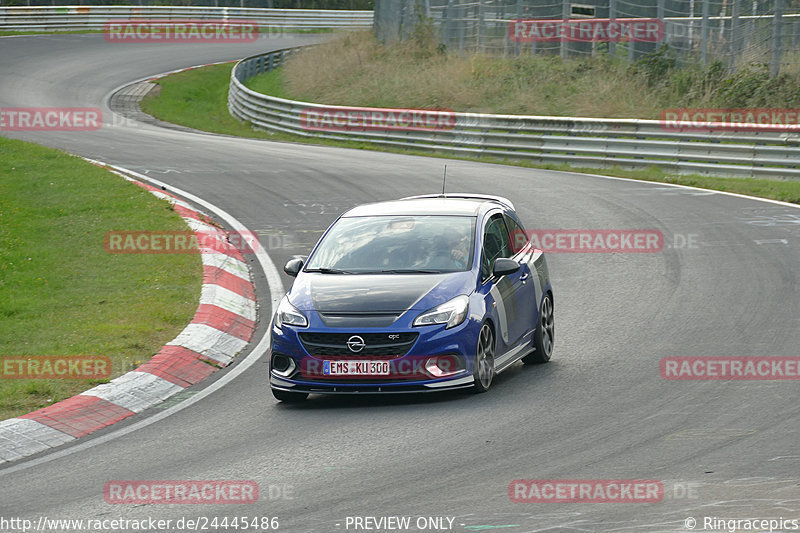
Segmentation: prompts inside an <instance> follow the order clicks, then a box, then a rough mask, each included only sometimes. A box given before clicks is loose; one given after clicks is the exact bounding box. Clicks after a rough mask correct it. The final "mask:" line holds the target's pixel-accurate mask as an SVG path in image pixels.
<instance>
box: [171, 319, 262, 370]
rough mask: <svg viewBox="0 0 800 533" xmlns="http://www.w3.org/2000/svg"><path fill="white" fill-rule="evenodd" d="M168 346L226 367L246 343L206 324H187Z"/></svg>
mask: <svg viewBox="0 0 800 533" xmlns="http://www.w3.org/2000/svg"><path fill="white" fill-rule="evenodd" d="M169 344H171V345H174V346H183V347H184V348H188V349H189V350H192V351H195V352H197V353H199V354H202V355H204V356H205V357H207V358H209V359H213V360H214V361H217V362H219V363H221V364H222V366H227V365H229V364H230V362H231V361H233V359H234V357H236V354H238V353H239V352H240V351H242V350H243V349H244V348H245V346H247V341H243V340H242V339H239V338H237V337H234V336H233V335H228V334H227V333H223V332H222V331H220V330H218V329H216V328H212V327H211V326H207V325H206V324H189V325H188V326H186V329H184V330H183V332H182V333H181V334H180V335H178V336H177V337H175V340H173V341H170V342H169Z"/></svg>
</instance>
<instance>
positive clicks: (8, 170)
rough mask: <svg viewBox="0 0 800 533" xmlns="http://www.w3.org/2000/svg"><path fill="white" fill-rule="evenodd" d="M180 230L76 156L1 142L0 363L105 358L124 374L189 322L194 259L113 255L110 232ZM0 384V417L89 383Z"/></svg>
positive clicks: (194, 294)
mask: <svg viewBox="0 0 800 533" xmlns="http://www.w3.org/2000/svg"><path fill="white" fill-rule="evenodd" d="M186 229H187V227H186V224H185V223H184V222H183V221H182V220H181V219H180V217H179V216H178V215H177V214H176V213H175V212H174V211H173V210H172V208H171V206H170V205H169V204H168V203H167V202H166V201H164V200H159V199H158V198H156V197H154V196H153V195H152V194H150V193H149V192H147V191H145V190H144V189H141V188H140V187H137V186H136V185H133V184H131V183H129V182H127V181H125V180H123V179H122V178H120V177H118V176H116V175H114V174H111V173H110V172H108V171H106V170H104V169H101V168H99V167H97V166H94V165H91V164H89V163H87V162H85V161H83V160H81V159H79V158H77V157H74V156H71V155H68V154H65V153H63V152H60V151H57V150H53V149H49V148H44V147H41V146H38V145H35V144H31V143H26V142H22V141H17V140H11V139H8V138H5V137H0V357H2V356H29V355H58V356H70V355H93V356H109V357H110V358H111V360H112V371H113V375H112V378H113V377H116V376H118V375H121V374H123V373H125V372H127V371H128V370H131V369H132V368H134V367H135V366H137V364H138V363H139V362H144V361H146V360H148V359H150V357H152V355H154V354H155V353H156V352H157V351H158V350H159V349H160V348H161V346H162V345H164V344H165V343H166V342H169V341H170V340H172V339H173V338H174V337H175V336H176V335H177V334H178V333H179V332H180V331H181V330H182V329H183V328H184V327H185V326H186V324H187V323H188V322H189V321H190V320H191V317H192V316H193V315H194V312H195V310H196V308H197V302H198V298H199V294H200V283H201V276H200V272H201V263H200V258H199V256H198V255H189V254H182V255H172V254H110V253H108V252H106V251H105V249H104V246H103V236H104V234H105V233H106V232H107V231H110V230H154V231H169V230H182V231H185V230H186ZM95 384H96V382H91V381H88V380H12V379H2V380H0V419H5V418H9V417H13V416H18V415H21V414H24V413H27V412H30V411H32V410H35V409H37V408H40V407H43V406H46V405H49V404H51V403H53V402H57V401H59V400H62V399H64V398H68V397H70V396H72V395H74V394H77V393H79V392H81V391H83V390H86V389H88V388H90V387H92V386H94V385H95Z"/></svg>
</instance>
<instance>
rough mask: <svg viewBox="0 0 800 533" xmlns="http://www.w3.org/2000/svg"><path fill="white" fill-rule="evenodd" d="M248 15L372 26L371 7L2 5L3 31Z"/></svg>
mask: <svg viewBox="0 0 800 533" xmlns="http://www.w3.org/2000/svg"><path fill="white" fill-rule="evenodd" d="M207 18H210V19H225V20H227V19H247V20H254V21H256V22H257V23H258V24H259V26H260V27H262V28H265V27H266V28H291V29H306V30H313V29H321V28H370V27H372V11H347V10H327V11H323V10H311V9H255V8H244V9H242V8H226V7H221V8H213V7H172V6H151V7H136V6H68V7H53V6H42V7H0V31H9V30H11V31H43V30H44V31H48V30H53V31H54V30H102V29H103V24H104V23H105V22H107V21H109V20H123V19H124V20H130V19H133V20H135V19H156V20H164V21H168V20H170V19H175V20H178V19H207Z"/></svg>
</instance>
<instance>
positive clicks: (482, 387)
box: [473, 324, 494, 392]
mask: <svg viewBox="0 0 800 533" xmlns="http://www.w3.org/2000/svg"><path fill="white" fill-rule="evenodd" d="M473 376H474V378H475V392H486V391H487V390H489V387H490V386H491V385H492V379H494V333H492V328H491V327H489V324H484V325H483V327H482V328H481V332H480V334H479V335H478V353H477V354H476V355H475V371H474V372H473Z"/></svg>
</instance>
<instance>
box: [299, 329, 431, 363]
mask: <svg viewBox="0 0 800 533" xmlns="http://www.w3.org/2000/svg"><path fill="white" fill-rule="evenodd" d="M299 335H300V341H301V342H302V343H303V347H304V348H305V349H306V351H307V352H308V353H309V354H311V355H317V356H325V355H339V356H353V357H400V356H401V355H405V354H407V353H408V351H409V350H410V349H411V347H412V346H413V345H414V342H416V340H417V336H419V333H416V332H413V333H310V332H301V333H300V334H299ZM354 336H357V337H361V339H363V340H364V349H363V350H360V351H358V352H354V351H352V350H351V349H350V348H348V346H347V341H349V340H350V339H351V338H352V337H354Z"/></svg>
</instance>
